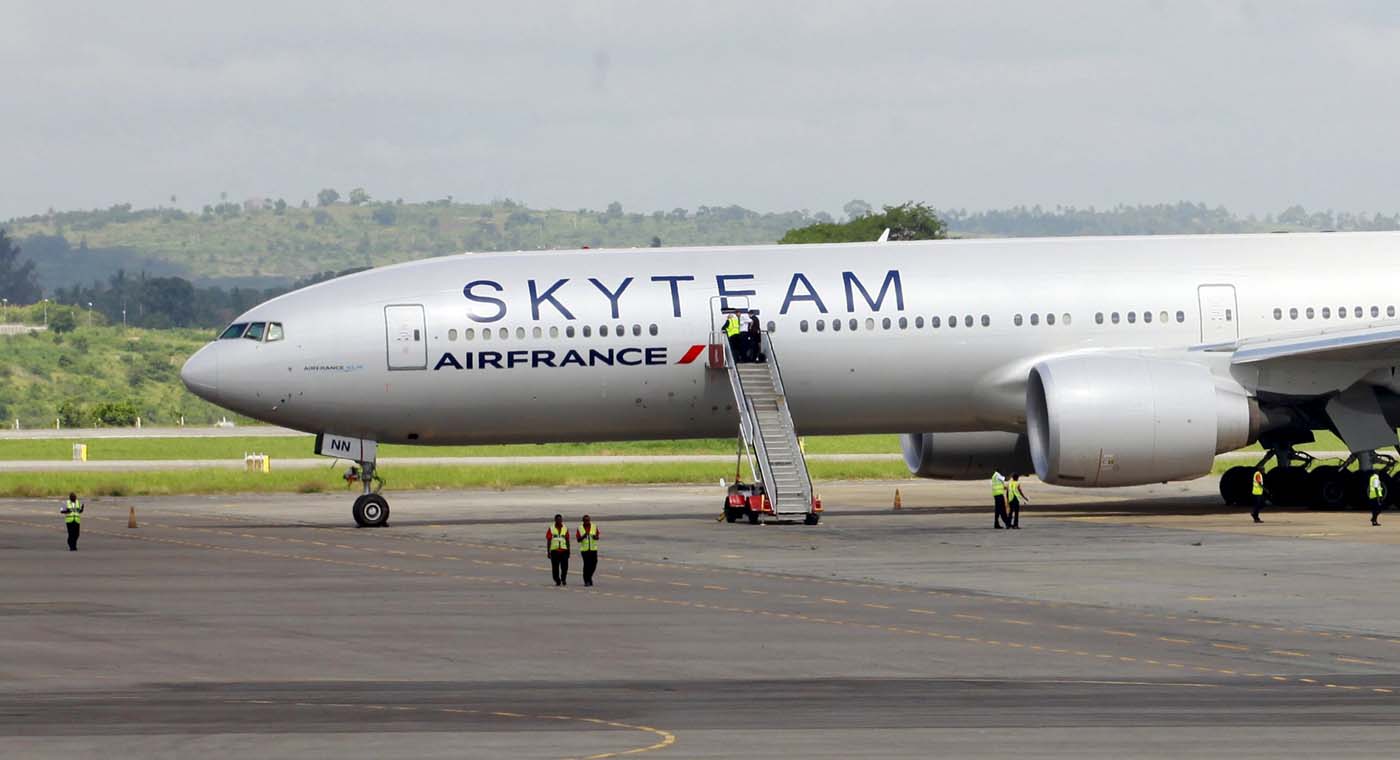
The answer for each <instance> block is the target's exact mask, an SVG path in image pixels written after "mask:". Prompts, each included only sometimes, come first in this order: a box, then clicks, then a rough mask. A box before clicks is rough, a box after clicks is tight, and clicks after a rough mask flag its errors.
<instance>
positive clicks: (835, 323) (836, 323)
mask: <svg viewBox="0 0 1400 760" xmlns="http://www.w3.org/2000/svg"><path fill="white" fill-rule="evenodd" d="M831 331H832V332H841V320H839V319H833V320H831Z"/></svg>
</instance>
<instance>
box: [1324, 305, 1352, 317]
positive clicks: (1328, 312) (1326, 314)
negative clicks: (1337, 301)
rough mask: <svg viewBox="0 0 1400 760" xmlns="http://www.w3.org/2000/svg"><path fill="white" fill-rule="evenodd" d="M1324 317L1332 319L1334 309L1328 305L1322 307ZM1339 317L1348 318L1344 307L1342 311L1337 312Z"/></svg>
mask: <svg viewBox="0 0 1400 760" xmlns="http://www.w3.org/2000/svg"><path fill="white" fill-rule="evenodd" d="M1322 318H1323V319H1331V318H1332V310H1331V309H1329V308H1327V307H1326V306H1324V307H1322ZM1337 318H1338V319H1346V318H1347V312H1346V309H1342V310H1341V311H1339V312H1337Z"/></svg>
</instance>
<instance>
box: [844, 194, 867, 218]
mask: <svg viewBox="0 0 1400 760" xmlns="http://www.w3.org/2000/svg"><path fill="white" fill-rule="evenodd" d="M841 210H842V211H845V212H846V220H847V221H852V222H853V221H855V220H857V219H859V218H861V217H862V216H870V214H871V212H873V211H874V210H875V209H873V208H871V207H870V204H869V203H866V202H865V201H863V200H861V199H859V198H856V199H855V200H852V201H851V202H849V203H847V204H846V205H844V206H842V207H841Z"/></svg>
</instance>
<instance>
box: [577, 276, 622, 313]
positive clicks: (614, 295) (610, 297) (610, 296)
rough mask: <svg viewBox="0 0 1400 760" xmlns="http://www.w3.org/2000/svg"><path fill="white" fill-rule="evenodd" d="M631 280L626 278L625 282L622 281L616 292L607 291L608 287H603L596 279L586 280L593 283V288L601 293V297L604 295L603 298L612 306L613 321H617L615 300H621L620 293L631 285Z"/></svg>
mask: <svg viewBox="0 0 1400 760" xmlns="http://www.w3.org/2000/svg"><path fill="white" fill-rule="evenodd" d="M632 279H633V278H631V277H628V278H627V279H625V280H623V281H622V284H621V285H618V286H617V290H616V291H611V290H608V286H607V285H604V284H603V283H601V282H599V281H598V279H597V278H596V277H589V278H588V281H589V282H591V283H593V287H595V288H597V289H599V290H601V291H603V295H605V296H607V297H608V301H609V302H610V303H611V304H612V318H613V319H617V318H618V316H617V299H619V298H621V297H622V291H624V290H626V289H627V286H628V285H631V284H632Z"/></svg>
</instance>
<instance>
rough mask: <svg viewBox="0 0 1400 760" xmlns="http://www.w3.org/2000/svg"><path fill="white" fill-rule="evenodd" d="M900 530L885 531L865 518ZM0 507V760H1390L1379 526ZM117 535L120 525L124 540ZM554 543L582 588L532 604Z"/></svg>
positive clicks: (961, 506)
mask: <svg viewBox="0 0 1400 760" xmlns="http://www.w3.org/2000/svg"><path fill="white" fill-rule="evenodd" d="M896 487H898V488H900V489H901V496H902V501H903V508H902V509H900V510H894V509H892V507H891V502H892V499H893V495H894V489H895V488H896ZM818 488H819V490H820V491H822V492H823V501H824V503H825V504H826V507H827V510H826V514H825V516H824V518H823V520H822V524H821V525H818V526H815V527H809V526H803V525H762V526H750V525H747V524H745V523H739V524H727V523H724V522H722V521H717V520H716V517H717V516H718V514H719V507H720V497H721V494H720V492H719V491H718V489H717V488H706V487H689V486H685V487H681V486H675V487H671V486H645V487H631V488H617V487H607V488H585V489H564V488H559V489H519V490H512V491H504V492H494V491H458V492H448V491H442V492H416V493H398V494H395V493H390V494H389V498H390V501H391V504H392V507H393V514H392V517H391V520H390V525H389V527H387V528H381V529H356V528H354V527H353V523H352V522H351V520H350V517H349V502H350V497H349V496H348V495H325V494H316V495H305V496H290V495H282V496H276V495H273V496H266V495H259V496H237V497H229V496H212V497H205V496H200V497H161V498H101V499H99V498H89V499H87V504H88V509H87V512H86V514H85V515H84V522H83V536H82V539H81V542H80V544H79V548H80V550H79V551H78V552H75V553H70V552H68V551H67V550H66V547H65V546H64V534H63V526H62V524H61V519H60V518H59V516H58V515H57V509H58V505H57V503H54V502H51V501H39V500H4V501H0V641H3V642H4V644H3V650H0V651H3V653H4V654H3V657H0V747H3V748H4V749H3V750H2V751H0V754H5V755H13V756H22V757H96V756H102V757H104V758H110V757H128V756H141V757H190V756H199V757H201V758H220V757H248V756H276V757H337V758H339V757H425V758H431V757H510V758H563V757H577V758H583V757H591V758H605V757H634V756H641V757H657V758H667V757H674V758H728V757H753V758H779V757H820V758H827V757H830V758H837V757H840V758H846V757H851V756H861V757H863V758H894V757H930V756H951V757H1004V756H1016V757H1024V758H1037V757H1084V756H1093V757H1129V756H1131V757H1222V756H1232V757H1260V758H1263V757H1270V758H1273V757H1304V756H1305V757H1318V756H1326V757H1389V756H1393V755H1394V747H1395V741H1396V740H1397V739H1400V579H1398V578H1397V573H1396V572H1395V557H1396V552H1397V546H1400V518H1397V519H1395V520H1391V519H1388V518H1389V516H1383V517H1382V522H1383V523H1385V524H1384V525H1383V526H1382V527H1380V528H1371V527H1369V525H1368V524H1367V523H1368V518H1369V515H1368V514H1362V513H1356V512H1335V513H1327V512H1296V511H1288V512H1281V511H1268V512H1266V513H1265V515H1264V518H1265V523H1263V524H1262V525H1257V526H1256V525H1254V524H1252V523H1251V522H1249V518H1248V516H1247V515H1245V514H1242V513H1239V512H1238V511H1232V510H1227V509H1226V508H1224V507H1221V506H1220V505H1219V503H1218V502H1219V500H1218V496H1217V495H1216V494H1215V484H1214V482H1213V481H1210V480H1202V481H1195V482H1192V483H1187V484H1173V485H1169V486H1157V487H1145V488H1134V489H1117V490H1111V491H1096V492H1087V493H1086V492H1082V491H1071V490H1067V489H1056V488H1052V487H1048V486H1041V485H1036V484H1032V485H1030V486H1028V487H1027V491H1028V494H1029V497H1030V498H1031V499H1032V501H1033V503H1032V504H1031V505H1030V506H1029V507H1028V508H1027V509H1026V510H1025V511H1024V512H1023V514H1022V527H1023V529H1022V530H1019V531H994V530H993V529H992V527H991V525H990V523H991V515H990V514H988V512H990V509H989V508H988V505H987V504H986V503H985V502H987V501H989V500H988V499H987V498H985V488H984V484H982V483H980V482H978V483H955V484H948V483H931V482H919V483H912V484H911V483H906V482H900V483H822V484H820V485H819V487H818ZM133 507H134V508H135V509H136V516H137V522H138V525H139V527H137V528H135V529H131V528H128V527H127V521H128V516H129V509H131V508H133ZM555 512H562V513H564V514H565V515H566V517H567V519H568V521H569V524H570V525H575V524H576V523H577V518H578V517H579V516H580V514H582V513H583V512H589V513H591V514H592V516H593V517H594V518H595V519H596V520H597V521H598V524H599V528H600V531H601V533H602V536H601V542H600V543H601V547H602V550H601V555H602V561H601V564H600V571H599V573H600V574H599V576H598V578H597V583H596V585H595V586H593V587H591V588H589V587H585V586H583V584H582V581H581V578H580V577H579V569H578V558H577V557H575V558H574V563H575V565H574V567H573V568H572V575H571V576H570V583H569V585H568V586H567V587H565V588H557V587H555V586H554V585H553V584H552V583H551V581H550V579H549V571H548V565H547V562H546V560H545V554H544V529H545V525H546V523H547V521H548V520H549V518H550V517H551V516H552V515H553V514H554V513H555Z"/></svg>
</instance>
